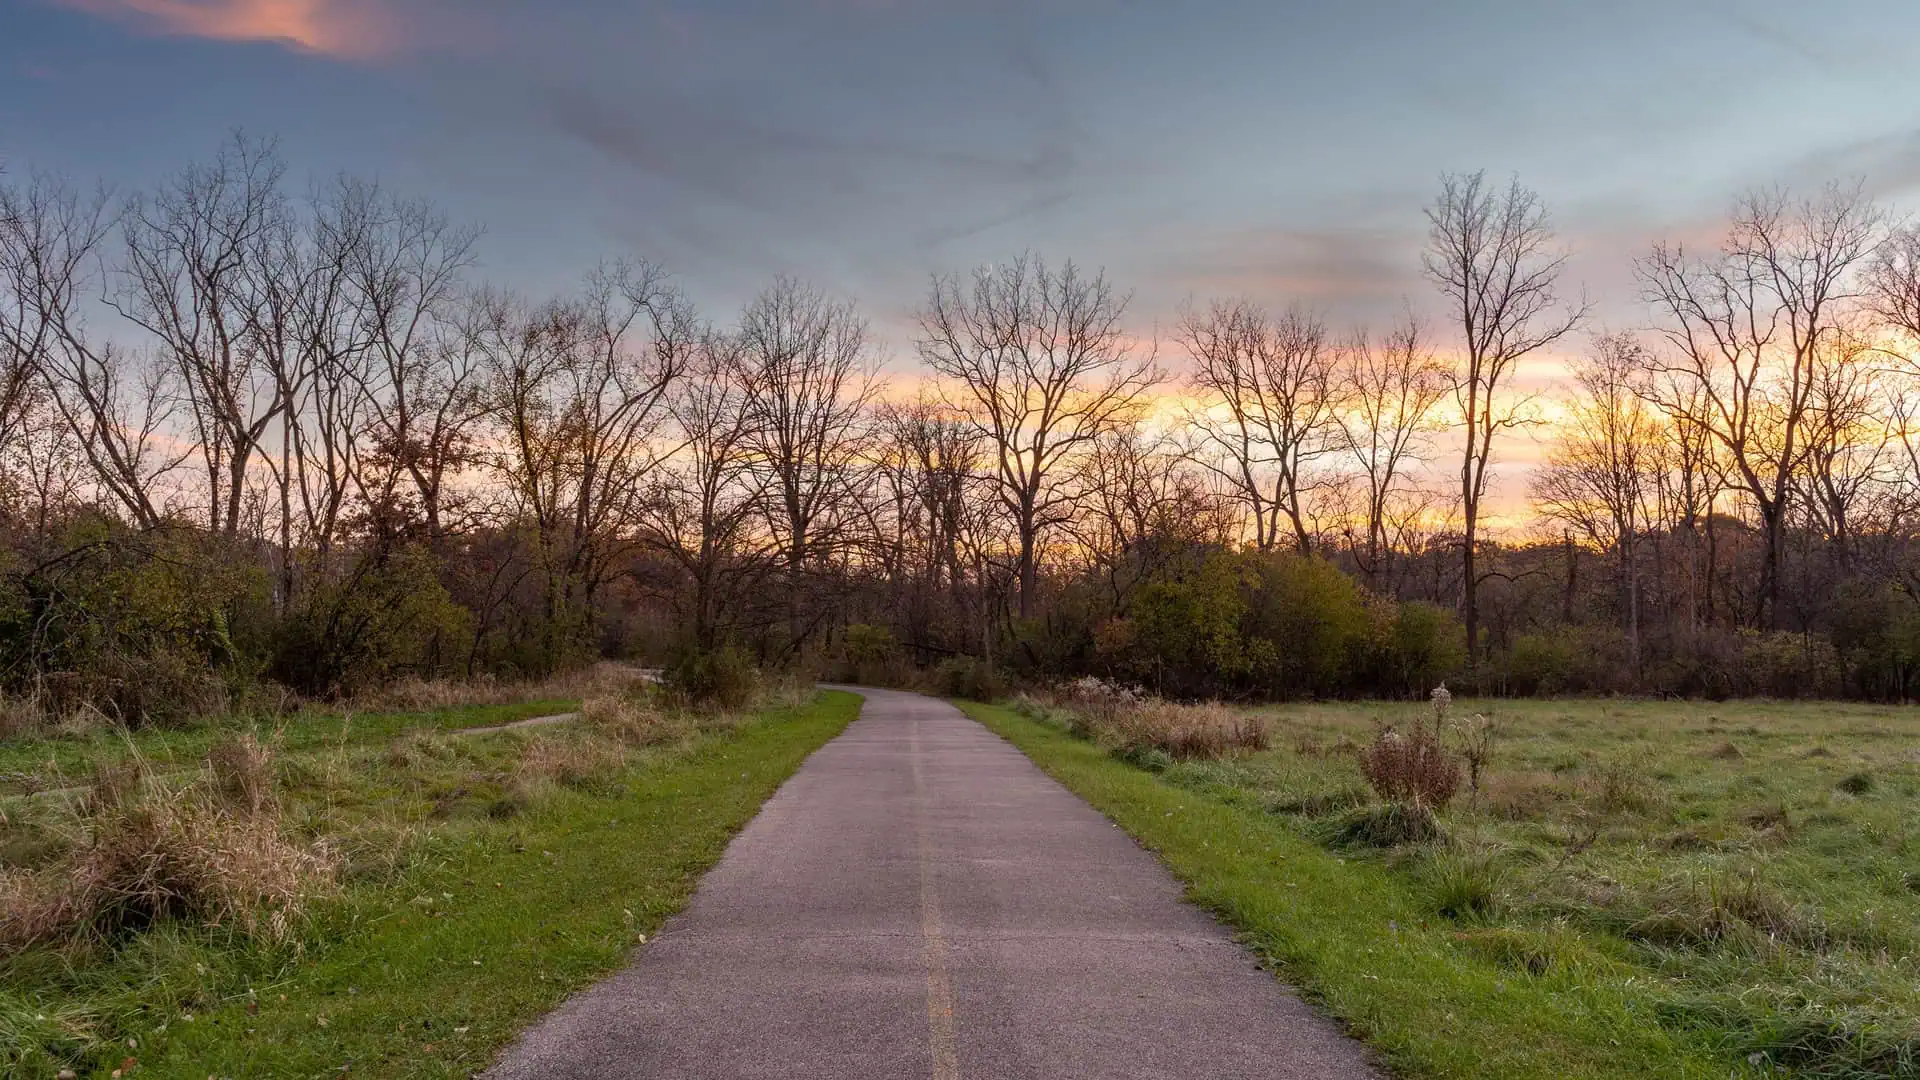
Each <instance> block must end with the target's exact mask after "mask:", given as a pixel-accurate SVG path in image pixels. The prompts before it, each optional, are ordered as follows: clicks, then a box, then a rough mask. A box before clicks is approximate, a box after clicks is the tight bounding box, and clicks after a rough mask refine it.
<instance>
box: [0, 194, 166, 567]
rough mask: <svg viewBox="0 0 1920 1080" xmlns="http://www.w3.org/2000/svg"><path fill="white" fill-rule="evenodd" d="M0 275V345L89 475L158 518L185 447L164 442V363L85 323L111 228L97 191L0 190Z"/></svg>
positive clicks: (153, 522) (148, 524) (124, 503)
mask: <svg viewBox="0 0 1920 1080" xmlns="http://www.w3.org/2000/svg"><path fill="white" fill-rule="evenodd" d="M0 198H4V199H5V200H6V202H5V204H4V205H0V216H4V217H5V218H6V219H7V222H8V224H7V225H6V226H5V227H4V228H3V229H0V281H3V282H4V285H3V286H0V287H4V288H5V289H6V291H7V293H8V295H9V298H10V306H9V312H8V314H7V316H5V320H4V323H0V349H3V350H6V351H7V352H8V353H10V354H11V355H12V356H14V357H15V358H17V362H19V363H20V364H22V365H23V367H22V371H23V372H26V373H30V374H31V376H32V377H33V378H34V379H37V380H39V381H40V383H41V384H42V385H43V386H44V388H45V398H44V401H45V404H46V407H47V408H48V409H50V410H51V412H52V413H53V415H55V416H57V417H58V418H59V422H60V424H61V426H62V427H64V428H65V429H66V430H67V431H68V432H70V433H71V435H72V437H73V440H74V442H75V444H76V446H77V447H78V449H79V452H80V454H81V455H82V456H83V457H84V459H85V460H86V463H87V465H88V466H89V468H90V470H91V472H92V474H93V476H94V478H95V480H96V482H97V483H98V484H99V486H100V488H101V489H102V490H103V491H104V492H105V494H106V495H107V496H108V497H109V498H110V499H111V500H112V502H113V503H114V504H116V505H117V506H118V507H119V508H120V509H121V510H122V511H124V512H125V513H126V515H127V517H128V518H129V519H130V520H131V521H132V522H133V523H134V524H135V525H136V526H138V527H140V528H143V529H150V528H153V527H155V526H157V525H159V524H160V521H161V519H162V518H163V517H164V509H163V503H162V501H161V496H160V494H159V492H158V487H159V485H160V483H161V481H162V479H163V478H164V477H165V476H166V475H167V474H168V473H170V472H171V471H172V470H173V469H174V468H175V467H176V466H178V465H179V464H180V462H181V461H183V460H184V459H185V457H186V455H188V454H190V453H191V452H192V451H191V450H190V449H177V450H170V449H168V448H167V443H168V441H169V440H168V438H167V437H168V435H169V434H170V432H169V430H168V429H169V426H170V421H171V420H172V416H173V412H174V406H173V403H174V400H175V394H174V383H173V380H172V378H171V376H172V369H171V367H170V365H167V364H165V363H163V362H159V361H158V359H157V358H156V357H153V356H151V355H149V354H140V353H135V352H132V351H130V350H128V349H127V348H125V347H119V346H116V345H114V344H113V343H112V342H110V341H101V340H99V339H98V338H97V337H96V336H95V335H94V334H92V333H91V332H90V331H89V328H88V325H87V321H86V314H85V308H86V304H87V301H88V298H89V296H90V295H92V293H93V291H94V290H95V289H96V288H98V287H99V286H100V284H101V277H102V272H101V270H100V264H99V258H98V256H99V249H100V247H101V246H102V244H103V243H104V242H105V240H106V238H107V237H108V235H109V234H110V232H111V228H112V222H111V220H110V219H109V217H108V215H107V200H106V197H105V196H104V195H103V194H96V195H91V196H87V195H81V194H80V193H79V192H78V191H76V190H75V189H74V188H73V187H71V186H70V185H68V184H65V183H62V182H60V181H57V180H54V179H52V178H49V177H37V178H35V179H34V180H33V181H32V182H31V183H30V184H29V185H28V186H26V187H24V188H21V189H17V190H5V191H0Z"/></svg>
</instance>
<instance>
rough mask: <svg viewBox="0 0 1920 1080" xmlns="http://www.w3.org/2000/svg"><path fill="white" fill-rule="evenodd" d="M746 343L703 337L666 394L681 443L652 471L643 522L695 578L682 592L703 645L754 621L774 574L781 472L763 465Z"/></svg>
mask: <svg viewBox="0 0 1920 1080" xmlns="http://www.w3.org/2000/svg"><path fill="white" fill-rule="evenodd" d="M741 350H742V346H741V344H740V342H739V341H738V340H737V339H735V338H732V337H728V336H724V335H719V334H714V333H706V334H704V335H702V337H701V339H700V343H699V346H698V348H697V350H696V352H695V354H694V356H693V358H692V363H691V364H690V366H689V367H688V368H687V369H686V371H685V377H684V378H681V379H678V380H676V381H675V382H674V383H673V384H672V386H671V389H670V391H669V392H668V394H667V395H666V397H665V398H664V405H665V410H666V414H667V416H668V417H670V418H671V420H672V422H673V426H674V430H675V436H676V438H677V440H678V447H677V449H676V450H675V451H674V453H673V454H672V456H671V457H670V458H669V459H668V460H667V461H666V463H665V465H664V466H663V467H662V468H661V469H659V470H657V471H656V472H655V473H654V474H653V475H652V476H650V477H649V481H648V487H649V493H648V497H647V498H646V499H645V500H644V501H643V503H642V504H641V507H640V510H641V513H640V516H639V523H640V526H641V529H642V532H643V535H644V536H645V537H646V539H647V542H648V544H649V546H650V547H652V548H653V549H654V550H656V551H659V552H661V553H663V554H664V555H665V556H666V557H667V558H668V559H669V560H670V561H671V562H672V563H673V564H674V565H675V566H676V567H678V568H679V569H680V571H681V572H682V573H683V574H684V575H685V577H686V579H687V588H685V589H684V590H679V591H676V593H675V594H674V595H675V597H676V599H677V600H678V602H679V604H680V607H681V611H680V614H681V618H682V625H683V626H684V627H685V628H686V630H687V632H688V633H689V635H690V637H691V643H692V644H693V646H694V647H695V648H697V649H702V650H705V649H711V648H713V647H715V646H717V645H720V644H722V643H724V641H725V640H726V638H727V637H728V636H729V635H730V633H731V632H732V631H733V630H735V629H736V628H739V627H741V626H743V625H747V624H748V622H749V619H748V615H749V612H750V611H753V610H757V609H759V608H760V607H761V606H762V605H761V604H759V603H757V602H756V597H755V595H754V594H755V593H756V592H757V590H756V588H755V586H756V585H757V584H758V583H759V582H761V581H763V580H764V579H765V578H766V576H767V575H768V574H769V573H770V572H771V570H772V568H773V565H774V562H775V555H776V551H777V548H776V544H775V542H774V540H773V537H772V536H771V535H770V534H769V533H768V532H767V531H766V530H764V529H759V528H757V527H756V526H757V524H758V522H759V521H760V520H761V519H762V516H763V514H764V512H765V499H766V497H767V494H768V492H769V490H770V487H771V484H772V480H773V478H772V475H771V474H770V473H768V472H767V471H766V470H764V469H761V468H758V467H756V466H757V463H756V461H755V458H756V451H755V449H754V435H755V432H754V427H755V420H754V416H753V409H752V404H751V395H750V393H749V391H748V388H747V386H746V380H745V379H744V378H743V374H744V365H743V363H742V358H741Z"/></svg>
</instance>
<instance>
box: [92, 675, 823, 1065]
mask: <svg viewBox="0 0 1920 1080" xmlns="http://www.w3.org/2000/svg"><path fill="white" fill-rule="evenodd" d="M859 705H860V702H859V698H857V697H855V696H854V695H851V694H844V693H826V694H822V695H820V696H819V697H818V698H817V699H816V700H815V701H814V702H813V703H812V704H810V705H808V706H806V707H803V708H800V709H795V710H782V711H778V712H774V713H770V714H767V715H765V716H762V717H760V718H758V719H756V720H755V721H753V722H750V723H749V724H747V725H746V726H745V727H744V728H742V729H740V730H738V731H736V732H729V733H724V734H718V735H709V736H703V737H702V739H701V740H700V742H699V743H698V744H697V745H696V746H695V747H694V748H693V749H691V750H690V751H687V752H686V753H684V754H675V755H673V756H668V757H664V758H661V759H658V760H656V761H654V762H651V763H649V764H647V765H644V766H642V767H640V768H639V769H637V770H636V771H635V772H634V773H633V774H632V775H631V776H630V777H628V778H627V779H626V781H625V782H624V785H623V786H622V789H621V790H620V791H619V792H617V793H616V794H613V795H589V794H584V793H575V792H566V793H562V794H560V795H558V796H556V797H555V798H554V799H552V800H551V801H549V802H547V803H545V804H543V805H542V806H540V807H539V808H538V809H536V810H534V811H531V812H529V813H527V814H525V815H523V816H522V817H519V818H516V819H512V820H511V821H509V822H504V823H501V824H500V825H499V826H498V827H497V828H486V829H481V830H477V831H469V832H465V833H462V834H457V835H450V836H445V837H436V838H433V839H430V840H429V841H428V842H427V844H426V846H425V848H424V849H423V850H422V852H421V853H420V855H419V857H418V858H417V860H416V862H415V863H414V865H413V866H412V867H411V868H410V869H408V870H407V871H406V872H404V873H403V874H402V875H401V876H400V877H399V878H398V879H397V880H395V881H387V882H381V883H379V885H378V886H377V887H375V886H362V887H356V888H351V889H350V890H349V894H348V896H347V898H346V900H345V901H344V902H343V903H342V904H341V905H340V906H339V908H338V909H337V910H335V911H332V912H330V913H329V914H328V915H327V917H326V925H325V926H324V927H322V930H323V933H322V934H321V935H319V937H320V938H321V940H322V941H323V942H324V944H321V945H319V946H317V947H310V949H309V952H308V954H307V957H306V958H305V959H303V960H301V961H299V962H295V963H291V964H287V965H286V966H284V967H283V968H281V969H280V970H278V971H277V972H276V973H275V974H276V975H277V979H276V980H275V981H274V982H272V983H267V982H261V983H259V984H257V985H256V986H255V988H254V991H253V993H251V994H250V995H242V996H237V997H235V998H234V999H232V1000H230V1001H227V1002H226V1003H224V1004H223V1005H221V1006H219V1007H216V1008H212V1009H201V1010H199V1012H198V1014H197V1015H193V1016H192V1018H191V1019H190V1020H189V1019H187V1018H186V1017H184V1016H183V1015H180V1014H179V1013H174V1014H172V1015H156V1016H154V1017H153V1021H154V1028H153V1029H152V1030H151V1032H150V1033H149V1034H148V1035H147V1036H146V1037H145V1038H144V1039H141V1040H139V1045H137V1046H134V1047H130V1048H129V1049H128V1051H127V1055H128V1056H130V1057H134V1058H136V1059H137V1060H138V1062H139V1070H140V1071H139V1074H138V1075H141V1076H167V1077H173V1076H178V1077H187V1078H192V1080H200V1078H202V1077H207V1076H218V1077H255V1076H273V1077H308V1076H311V1077H318V1076H331V1077H338V1076H342V1075H347V1076H354V1075H362V1076H380V1077H454V1076H468V1075H471V1074H472V1073H474V1072H475V1071H477V1070H479V1069H481V1068H484V1067H485V1066H486V1065H487V1063H488V1062H489V1061H491V1060H492V1058H493V1056H494V1055H495V1054H496V1053H497V1052H498V1051H499V1050H500V1048H501V1047H503V1046H504V1045H506V1044H507V1043H508V1042H509V1041H511V1040H512V1039H513V1037H514V1036H515V1035H516V1034H517V1033H518V1032H519V1031H520V1030H521V1029H523V1028H524V1027H525V1026H526V1025H528V1024H529V1023H531V1022H533V1021H534V1020H536V1019H537V1018H539V1017H540V1016H541V1015H542V1014H543V1013H545V1012H547V1011H548V1010H550V1009H552V1008H553V1007H554V1006H556V1005H558V1004H559V1003H560V1002H562V1001H563V1000H565V999H566V998H567V996H568V995H570V994H572V993H574V992H575V991H577V990H579V989H581V988H583V987H585V986H587V985H589V984H591V983H592V982H594V981H595V980H597V979H598V978H600V977H602V976H604V975H606V974H607V973H608V972H610V971H612V970H614V969H615V968H617V967H618V966H619V965H620V964H621V963H622V962H624V961H625V960H626V959H627V957H628V956H629V954H630V952H631V950H632V948H633V947H634V945H635V944H636V943H637V942H638V941H639V939H640V935H643V934H652V933H653V932H654V931H655V930H656V929H657V928H658V927H659V925H660V924H661V923H662V922H663V921H664V920H665V919H666V918H667V916H669V915H670V914H672V913H673V912H675V911H677V910H679V908H680V907H681V906H682V905H683V904H684V903H685V902H686V900H687V898H688V897H689V896H690V895H691V894H692V891H693V888H694V886H695V884H696V883H697V881H698V879H699V876H700V875H701V874H702V873H703V872H704V871H705V870H706V869H707V868H708V867H710V866H711V865H712V864H713V863H714V862H715V861H716V860H717V859H718V858H719V857H720V854H721V852H722V851H723V850H724V849H725V847H726V845H727V842H728V841H729V839H731V838H732V836H733V835H734V834H735V833H736V832H738V831H739V829H740V828H741V827H742V826H743V825H745V824H746V822H747V821H748V820H749V819H751V818H752V817H753V815H754V814H755V813H756V812H757V811H758V809H759V807H760V805H761V803H763V802H765V801H766V799H767V798H768V796H770V795H772V794H773V792H774V790H775V789H776V788H778V787H779V786H780V784H781V783H782V782H783V781H785V780H786V778H787V777H788V776H790V775H791V774H792V773H793V771H794V770H795V769H796V768H798V767H799V765H800V763H801V762H802V761H803V760H805V758H806V757H807V755H809V754H811V753H812V752H813V751H814V750H815V749H817V748H818V747H820V746H821V745H822V744H823V743H825V742H826V741H827V740H828V739H830V738H832V737H833V736H834V735H836V734H838V733H839V732H840V731H841V730H842V729H843V728H844V727H845V726H846V725H847V723H848V722H849V721H851V720H852V719H853V718H854V716H855V715H856V714H857V713H858V711H859ZM156 945H158V942H156ZM169 967H170V969H171V971H172V974H171V975H170V976H169V977H172V978H181V979H191V978H193V977H194V971H195V969H193V968H190V967H186V966H185V965H184V963H182V964H179V965H169ZM156 989H158V990H159V992H157V993H156V994H155V996H156V997H157V998H160V999H167V998H169V997H172V996H174V995H173V994H171V993H168V992H166V991H165V990H164V989H163V988H156Z"/></svg>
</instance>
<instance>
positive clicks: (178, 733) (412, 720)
mask: <svg viewBox="0 0 1920 1080" xmlns="http://www.w3.org/2000/svg"><path fill="white" fill-rule="evenodd" d="M579 707H580V702H579V700H578V699H564V698H559V699H553V700H542V701H527V702H517V703H514V704H509V705H461V706H456V707H453V708H447V709H436V710H434V711H433V712H430V713H420V712H375V713H357V714H356V713H340V712H328V711H313V710H301V711H299V712H294V713H290V714H288V715H285V716H281V717H270V718H257V719H254V720H251V721H248V722H246V724H245V725H244V726H245V727H247V728H250V729H252V730H255V731H258V732H260V733H261V734H262V735H263V736H267V735H272V736H273V737H274V740H275V742H276V743H277V744H278V745H280V747H281V748H282V749H283V750H287V751H301V750H311V749H315V748H318V747H323V746H325V745H327V744H329V743H344V742H364V741H367V740H374V739H390V738H392V737H394V736H396V735H400V734H402V733H404V732H407V731H410V730H413V729H415V728H421V727H431V728H435V729H438V730H441V731H458V730H460V729H462V728H470V727H490V726H492V725H495V724H504V723H508V722H510V721H514V720H525V719H527V718H529V717H534V716H550V715H553V714H555V713H563V712H571V711H573V710H574V709H577V708H579ZM235 730H236V724H235V722H234V721H233V720H231V719H219V720H206V721H201V722H198V723H193V724H188V725H183V726H178V727H164V728H147V729H142V730H138V731H131V732H129V731H120V730H113V729H111V728H105V727H101V728H95V729H91V730H88V731H85V732H82V733H78V734H74V735H65V736H61V735H54V736H49V737H45V738H34V739H15V740H0V794H8V793H14V792H19V791H22V790H24V788H25V785H24V784H23V783H22V779H23V778H24V777H27V776H33V777H35V778H37V779H39V780H40V781H42V782H46V781H47V780H49V779H54V778H57V777H59V776H62V775H66V776H72V777H78V778H84V776H85V774H86V772H87V770H88V769H90V768H91V767H92V766H93V764H94V763H96V762H99V761H103V760H113V759H115V758H118V757H122V756H125V755H128V754H133V753H137V754H139V755H140V756H141V757H143V758H145V759H147V761H148V762H150V763H151V764H153V765H154V766H155V767H157V768H162V769H164V768H169V767H175V766H181V767H184V766H191V765H197V764H198V763H199V761H200V759H201V757H203V756H204V755H205V754H206V752H207V750H208V749H209V748H210V747H212V746H213V744H214V743H216V742H218V741H220V740H221V739H223V738H226V737H227V736H229V735H231V734H232V733H233V732H234V731H235Z"/></svg>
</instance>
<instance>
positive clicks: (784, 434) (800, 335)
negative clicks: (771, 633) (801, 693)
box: [739, 278, 880, 649]
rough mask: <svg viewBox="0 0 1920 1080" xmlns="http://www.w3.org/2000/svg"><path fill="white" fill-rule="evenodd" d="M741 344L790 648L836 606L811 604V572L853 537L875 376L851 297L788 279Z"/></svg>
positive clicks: (763, 303)
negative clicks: (781, 566)
mask: <svg viewBox="0 0 1920 1080" xmlns="http://www.w3.org/2000/svg"><path fill="white" fill-rule="evenodd" d="M739 347H740V348H739V359H740V365H741V369H740V375H741V378H742V381H743V384H744V387H745V391H746V395H747V400H746V408H747V410H748V412H749V413H750V415H751V421H752V423H751V429H750V431H751V440H750V441H751V443H752V446H753V449H754V453H755V457H756V459H757V460H758V463H759V465H760V467H761V468H764V469H765V470H767V472H768V473H769V475H770V483H769V496H770V498H769V504H770V505H769V513H768V515H767V520H768V523H769V525H770V527H771V528H772V529H773V532H774V536H775V539H776V541H777V542H778V544H779V545H780V549H781V557H782V561H783V562H784V563H785V564H786V575H787V582H786V585H787V607H788V617H787V631H788V641H787V647H788V648H789V649H794V648H798V647H799V646H800V645H801V644H802V643H803V642H804V641H805V640H806V638H807V637H808V635H809V634H810V632H811V630H812V628H813V627H815V626H818V625H819V624H820V622H821V621H822V620H823V619H824V618H826V617H827V615H828V614H830V613H831V611H832V607H831V605H828V604H824V603H819V602H817V601H818V598H817V597H816V598H813V600H814V602H809V596H808V589H807V587H806V583H807V578H808V575H809V574H810V573H813V572H815V571H817V570H819V569H822V568H824V567H826V566H828V565H829V564H830V560H832V559H833V558H834V557H835V556H837V555H841V554H844V553H846V551H847V550H848V549H849V547H850V546H851V544H852V543H853V542H854V541H855V540H856V539H857V536H856V535H855V533H856V530H857V527H858V526H859V524H860V522H861V520H862V515H861V514H860V512H859V510H860V497H861V495H862V494H863V491H864V488H865V486H866V477H865V472H866V469H865V465H866V461H867V454H866V444H867V442H868V427H869V425H868V412H869V407H870V406H871V405H872V403H873V400H874V396H875V394H876V393H878V392H879V389H880V381H879V377H878V374H877V369H876V366H875V363H874V358H873V355H872V349H871V346H870V344H869V342H868V338H867V327H866V323H865V322H864V321H863V320H862V319H861V318H860V316H859V314H858V313H857V312H856V311H855V310H854V308H853V305H852V304H850V303H845V302H839V301H834V300H830V299H828V298H827V297H826V296H825V295H823V294H822V293H820V292H819V291H818V290H816V289H813V288H811V287H809V286H807V285H804V284H802V283H800V282H799V281H796V280H793V279H791V278H780V279H778V280H776V281H775V282H774V284H773V286H772V287H771V288H769V289H767V290H766V291H765V292H763V293H761V294H760V296H759V297H758V298H756V299H755V300H754V301H753V303H752V304H750V305H749V306H748V307H747V310H746V312H745V313H744V314H743V315H742V317H741V320H740V333H739Z"/></svg>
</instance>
